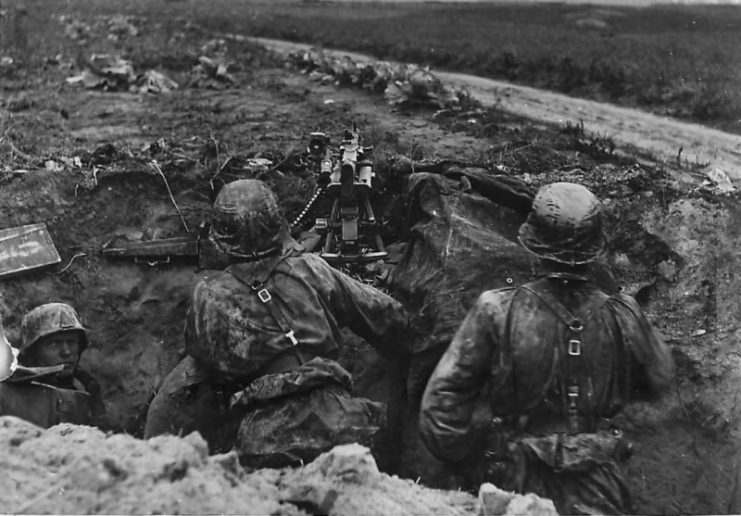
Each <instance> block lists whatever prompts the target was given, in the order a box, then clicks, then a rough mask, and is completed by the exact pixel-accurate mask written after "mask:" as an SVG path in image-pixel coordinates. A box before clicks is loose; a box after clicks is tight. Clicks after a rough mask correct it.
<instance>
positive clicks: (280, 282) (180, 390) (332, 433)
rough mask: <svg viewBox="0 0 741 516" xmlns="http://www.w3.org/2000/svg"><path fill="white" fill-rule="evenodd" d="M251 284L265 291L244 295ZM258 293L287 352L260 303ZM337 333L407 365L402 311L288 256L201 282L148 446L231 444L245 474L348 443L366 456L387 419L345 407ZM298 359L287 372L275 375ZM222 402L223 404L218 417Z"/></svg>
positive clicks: (347, 380)
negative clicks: (158, 439)
mask: <svg viewBox="0 0 741 516" xmlns="http://www.w3.org/2000/svg"><path fill="white" fill-rule="evenodd" d="M289 247H291V246H289ZM254 282H258V283H260V284H262V286H261V287H260V288H257V289H253V288H251V285H252V284H253V283H254ZM261 288H265V289H266V291H267V292H268V293H269V295H270V301H269V302H270V303H272V304H273V305H274V307H275V308H274V310H277V311H278V312H279V313H280V314H282V317H283V318H284V319H285V322H286V324H287V325H288V326H289V327H290V330H291V331H292V332H293V336H294V337H295V339H296V342H297V343H296V344H295V347H294V344H292V342H291V340H290V339H289V338H287V337H286V335H285V333H286V332H285V331H284V328H282V327H281V324H279V323H278V322H277V321H276V318H275V314H274V311H271V309H270V308H269V307H268V306H267V305H266V304H265V303H264V302H263V301H261V299H260V297H259V296H258V291H259V290H260V289H261ZM264 297H265V295H264V294H263V298H264ZM343 328H349V329H350V330H352V331H353V332H354V333H355V334H357V335H358V336H360V337H363V338H365V339H366V340H367V341H368V342H369V343H370V344H371V345H373V346H374V347H375V348H376V349H377V350H378V351H379V352H381V353H382V354H384V355H386V356H387V357H402V356H404V355H408V354H409V348H410V342H409V335H408V332H409V320H408V316H407V314H406V311H405V310H404V308H403V307H402V305H401V304H400V303H398V302H397V301H395V300H394V299H393V298H391V297H390V296H388V295H386V294H384V293H382V292H380V291H379V290H377V289H375V288H373V287H370V286H368V285H365V284H363V283H361V282H359V281H356V280H354V279H352V278H351V277H349V276H347V275H345V274H343V273H341V272H339V271H337V270H336V269H334V268H332V267H331V266H330V265H329V264H327V263H326V262H325V261H324V260H322V259H321V258H319V257H318V256H315V255H312V254H301V252H300V248H298V247H296V246H293V248H289V249H288V250H287V254H285V255H284V256H283V257H280V258H269V259H264V260H260V261H257V262H247V263H239V264H235V265H232V266H230V267H229V268H227V270H226V271H224V272H219V273H216V274H215V275H214V276H213V277H209V278H207V279H204V280H203V281H201V282H200V283H198V285H196V287H195V289H194V292H193V296H192V302H191V308H190V311H189V313H188V318H187V324H186V333H185V339H186V345H187V349H188V353H189V355H190V356H189V357H188V358H186V359H185V360H184V361H183V362H181V363H180V364H179V365H178V366H177V367H176V368H175V370H174V371H173V372H172V373H171V374H170V375H169V376H168V378H167V379H166V380H165V382H164V384H163V386H162V387H161V388H160V390H159V392H158V394H157V396H156V397H155V399H154V400H153V402H152V405H151V406H150V409H149V413H148V417H147V428H146V430H145V435H146V436H148V437H149V436H153V435H157V434H160V433H164V432H172V433H178V432H188V431H193V430H198V431H200V432H201V434H202V435H204V436H206V437H207V440H209V442H210V444H211V442H212V441H213V442H216V441H222V442H224V441H225V442H226V447H230V446H231V445H233V444H234V441H236V445H237V448H238V450H239V453H240V457H241V460H242V462H243V463H245V464H247V465H250V466H253V467H265V466H267V467H282V466H289V465H296V464H299V463H300V462H301V461H304V462H305V461H309V460H312V459H313V458H314V457H316V456H317V455H318V454H319V453H321V452H323V451H326V450H328V449H330V448H332V447H333V446H334V445H337V444H343V443H347V442H361V443H363V444H367V445H371V444H372V443H371V440H372V439H373V438H374V436H375V435H376V433H377V432H378V431H379V430H380V429H381V428H382V427H383V426H384V423H385V418H386V413H385V407H384V406H383V404H380V403H375V402H372V401H370V400H367V399H363V398H357V397H352V396H350V392H351V391H352V379H351V376H350V374H349V373H348V372H347V371H346V370H345V369H343V368H342V367H341V366H340V364H339V363H337V362H336V361H335V360H336V359H337V358H338V357H339V354H340V347H341V346H342V342H343V337H342V334H341V331H342V329H343ZM296 356H300V362H301V364H299V363H297V364H296V366H295V367H291V368H289V369H287V370H284V369H282V368H281V370H279V371H276V370H275V368H274V367H273V365H274V364H275V363H276V360H278V359H281V360H282V358H288V359H290V358H292V357H296ZM196 384H198V385H199V387H198V390H197V391H196V390H195V385H196ZM194 392H197V393H198V394H196V395H193V394H192V393H194ZM220 392H224V393H225V394H226V397H227V398H229V399H230V400H231V402H230V403H229V406H228V407H226V408H225V411H221V412H218V411H215V410H214V407H215V404H218V403H220V401H219V400H220V399H223V395H221V394H220ZM222 418H226V419H229V420H230V421H234V419H235V418H236V419H237V421H236V425H237V426H238V427H239V428H238V430H236V431H235V434H234V435H232V434H229V433H227V435H226V436H225V437H222V436H220V435H219V434H220V433H221V434H223V428H226V427H229V426H230V425H231V423H228V424H227V423H222V422H221V420H222ZM214 427H220V428H214ZM209 435H215V437H214V438H213V439H210V438H209V437H208V436H209ZM218 446H219V445H218V444H217V447H218Z"/></svg>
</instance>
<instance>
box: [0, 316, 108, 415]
mask: <svg viewBox="0 0 741 516" xmlns="http://www.w3.org/2000/svg"><path fill="white" fill-rule="evenodd" d="M21 338H22V343H21V347H20V353H19V356H18V362H19V367H18V368H17V369H16V371H15V373H14V374H13V375H12V376H11V377H10V378H8V379H7V380H6V381H5V382H3V383H2V384H0V414H2V415H14V416H17V417H20V418H22V419H26V420H27V421H30V422H32V423H35V424H37V425H39V426H42V427H44V428H46V427H49V426H52V425H55V424H57V423H75V424H82V425H90V424H97V425H103V424H104V421H103V419H104V412H105V409H104V405H103V403H102V400H101V398H100V387H99V385H98V383H97V382H96V381H95V379H94V378H93V377H92V376H91V375H90V374H88V373H86V372H84V371H83V370H81V369H80V368H79V362H80V357H81V356H82V353H83V352H84V351H85V349H86V348H87V347H88V337H87V331H86V330H85V328H84V326H83V325H82V323H81V322H80V319H79V316H78V315H77V312H76V311H75V309H74V308H72V307H71V306H70V305H68V304H65V303H47V304H44V305H41V306H37V307H36V308H34V309H33V310H31V311H30V312H28V314H26V316H25V317H24V318H23V321H22V323H21Z"/></svg>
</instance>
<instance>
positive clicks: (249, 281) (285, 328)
mask: <svg viewBox="0 0 741 516" xmlns="http://www.w3.org/2000/svg"><path fill="white" fill-rule="evenodd" d="M285 257H286V256H282V257H280V258H279V259H277V260H276V261H275V263H274V264H273V265H272V266H271V267H270V268H269V269H268V271H267V272H266V273H265V274H264V275H263V278H262V279H258V278H256V277H254V276H253V277H251V278H246V277H244V276H243V275H242V274H240V273H239V272H238V271H236V270H234V269H233V268H232V267H229V268H228V269H227V272H228V273H229V274H231V275H232V276H234V278H235V279H236V280H237V281H239V282H240V283H242V284H243V285H245V286H246V287H248V288H249V289H250V290H251V291H252V292H254V293H255V294H256V295H257V298H258V299H259V300H260V302H261V303H262V304H263V305H265V307H266V308H267V309H268V311H269V312H270V316H271V317H272V318H273V319H274V320H275V323H276V324H277V325H278V327H279V328H280V331H281V332H283V335H284V336H285V337H286V339H288V341H289V342H290V343H291V347H292V349H293V350H294V351H295V355H296V358H298V361H299V363H300V364H303V360H302V358H301V354H300V353H299V352H298V350H297V349H296V347H297V346H298V345H299V341H298V339H297V338H296V335H295V334H294V332H293V329H292V328H291V325H290V324H289V323H288V319H287V318H286V314H284V313H283V310H281V308H280V306H279V305H277V304H276V303H275V302H273V296H272V295H271V294H270V291H269V290H268V289H267V288H266V287H265V282H266V281H268V279H270V276H271V275H272V274H273V272H275V269H277V268H278V266H279V265H280V264H281V263H282V262H283V259H284V258H285Z"/></svg>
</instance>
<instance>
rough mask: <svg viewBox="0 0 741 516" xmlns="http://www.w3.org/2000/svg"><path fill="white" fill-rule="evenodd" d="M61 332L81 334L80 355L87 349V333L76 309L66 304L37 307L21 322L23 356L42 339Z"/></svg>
mask: <svg viewBox="0 0 741 516" xmlns="http://www.w3.org/2000/svg"><path fill="white" fill-rule="evenodd" d="M60 331H77V332H79V334H80V353H82V351H83V350H84V349H85V348H87V346H88V339H87V331H86V330H85V327H84V326H83V325H82V323H81V322H80V317H79V316H78V315H77V312H76V311H75V309H74V308H72V307H71V306H69V305H68V304H65V303H47V304H45V305H41V306H37V307H36V308H34V309H33V310H31V311H30V312H28V313H27V314H26V316H25V317H24V318H23V321H22V322H21V349H20V352H21V354H24V353H26V352H28V350H29V349H30V348H31V347H32V346H33V345H34V344H36V343H37V342H38V341H39V339H40V338H42V337H46V336H47V335H51V334H53V333H57V332H60Z"/></svg>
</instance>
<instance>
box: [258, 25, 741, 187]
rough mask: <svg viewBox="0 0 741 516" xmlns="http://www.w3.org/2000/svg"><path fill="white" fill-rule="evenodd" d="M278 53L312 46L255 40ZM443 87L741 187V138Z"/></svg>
mask: <svg viewBox="0 0 741 516" xmlns="http://www.w3.org/2000/svg"><path fill="white" fill-rule="evenodd" d="M255 41H257V42H258V43H260V44H262V45H264V46H266V47H267V48H270V49H271V50H275V51H278V52H284V53H287V52H291V51H296V50H308V49H310V48H312V47H311V45H305V44H300V43H289V42H286V41H279V40H272V39H265V38H255ZM324 50H325V52H328V53H330V54H337V55H347V56H350V57H351V58H352V59H354V60H356V61H358V62H366V61H374V60H375V59H374V58H372V57H369V56H366V55H363V54H357V53H353V52H346V51H340V50H329V49H324ZM434 73H435V75H437V76H438V77H439V78H440V80H442V81H443V82H444V83H446V84H448V85H450V86H454V87H462V88H465V89H467V90H468V91H469V92H470V93H471V95H472V96H474V97H475V98H476V99H478V100H479V101H480V102H481V103H482V104H484V105H485V106H499V107H500V108H501V109H503V110H505V111H508V112H510V113H513V114H516V115H519V116H523V117H526V118H529V119H531V120H535V121H539V122H544V123H550V124H559V125H564V124H566V123H572V124H579V123H580V122H581V123H583V124H584V130H585V131H586V132H587V133H588V134H592V135H596V136H600V137H605V136H606V137H609V138H612V140H613V141H614V142H615V144H616V145H617V147H618V148H619V149H620V150H621V151H622V152H625V153H628V154H630V155H632V156H635V157H636V158H637V159H639V160H641V161H648V162H653V163H656V164H661V165H663V166H664V167H665V168H667V169H670V170H672V171H674V172H676V173H677V175H678V177H679V178H680V179H682V180H686V181H688V182H692V183H697V182H699V181H700V180H701V179H702V172H705V171H710V170H713V169H716V168H717V169H721V170H722V171H723V172H725V173H726V174H727V175H728V177H729V178H730V180H731V182H732V183H733V184H734V185H735V186H736V187H738V186H739V185H741V136H738V135H734V134H729V133H725V132H723V131H718V130H715V129H711V128H708V127H704V126H702V125H698V124H691V123H687V122H682V121H679V120H675V119H672V118H667V117H661V116H657V115H653V114H651V113H646V112H644V111H639V110H636V109H629V108H623V107H619V106H615V105H612V104H607V103H603V102H595V101H591V100H584V99H578V98H574V97H569V96H566V95H562V94H558V93H553V92H550V91H545V90H538V89H535V88H528V87H526V86H518V85H515V84H511V83H508V82H504V81H496V80H492V79H485V78H483V77H477V76H474V75H467V74H462V73H451V72H443V71H434Z"/></svg>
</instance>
